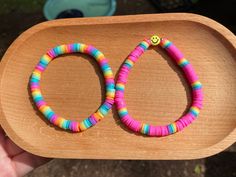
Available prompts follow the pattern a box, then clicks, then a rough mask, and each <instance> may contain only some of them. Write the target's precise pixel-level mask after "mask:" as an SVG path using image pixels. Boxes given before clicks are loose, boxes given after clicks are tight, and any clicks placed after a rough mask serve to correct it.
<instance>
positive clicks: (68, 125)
mask: <svg viewBox="0 0 236 177" xmlns="http://www.w3.org/2000/svg"><path fill="white" fill-rule="evenodd" d="M75 52H80V53H84V54H88V55H90V56H92V57H93V58H95V59H96V61H97V62H98V64H99V66H100V68H101V70H102V72H103V75H104V79H105V84H106V98H105V101H104V103H103V104H102V105H101V106H100V107H99V108H98V109H97V111H96V112H95V113H93V114H92V115H91V116H89V117H88V118H86V119H85V120H83V121H82V122H80V123H79V122H77V121H72V120H68V119H65V118H63V117H61V116H59V115H57V114H56V113H55V112H54V111H53V110H52V108H50V107H49V106H48V104H47V103H46V101H45V100H44V98H43V96H42V93H41V89H40V79H41V75H42V73H43V72H44V70H45V69H46V68H47V66H48V64H49V63H50V62H51V61H53V60H54V59H55V58H56V57H58V56H59V55H62V54H68V53H75ZM30 89H31V94H32V97H33V100H34V102H35V104H36V106H37V107H38V109H39V110H40V112H41V113H42V114H43V115H44V116H45V118H46V119H47V120H49V121H50V122H51V123H52V124H54V125H56V126H58V127H60V128H62V129H65V130H71V131H73V132H80V131H84V130H86V129H88V128H90V127H92V126H94V125H95V124H96V123H97V122H98V121H100V120H101V119H102V118H103V117H104V116H105V115H106V114H107V113H108V111H109V110H110V109H111V107H112V105H113V103H114V96H115V84H114V77H113V73H112V70H111V68H110V66H109V65H108V60H107V59H106V58H105V56H104V55H103V53H102V52H100V51H99V50H97V49H96V48H94V47H93V46H91V45H85V44H80V43H75V44H68V45H60V46H57V47H55V48H53V49H51V50H49V51H48V52H47V53H46V54H45V55H43V56H42V58H41V59H40V61H39V63H38V64H37V66H36V67H35V69H34V71H33V73H32V75H31V78H30Z"/></svg>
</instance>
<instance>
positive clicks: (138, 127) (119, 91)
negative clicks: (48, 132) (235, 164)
mask: <svg viewBox="0 0 236 177" xmlns="http://www.w3.org/2000/svg"><path fill="white" fill-rule="evenodd" d="M158 44H160V46H161V47H162V48H164V49H165V51H166V52H167V53H168V55H169V56H170V57H171V58H172V59H173V60H174V61H175V62H176V63H177V64H178V65H179V66H180V67H181V68H182V70H183V72H184V74H185V76H186V78H187V80H188V82H189V83H190V84H191V87H192V105H191V107H190V109H189V111H188V113H187V114H185V115H184V116H182V117H181V118H179V119H178V120H176V121H175V122H174V123H171V124H169V125H166V126H156V125H149V124H145V123H141V122H139V121H137V120H135V119H133V118H132V117H131V116H130V115H129V114H128V110H127V108H126V103H125V100H124V90H125V84H126V82H127V78H128V74H129V71H130V69H131V68H132V67H133V65H134V63H135V62H136V61H137V60H138V58H139V57H140V56H141V55H142V54H143V53H144V51H145V50H147V49H148V47H149V46H157V45H158ZM202 101H203V92H202V84H201V83H200V82H199V80H198V76H197V75H196V73H195V71H194V69H193V67H192V65H191V64H190V63H189V62H188V60H186V59H185V58H184V56H183V54H182V53H181V52H180V51H179V50H178V49H177V48H176V47H175V46H174V44H172V43H171V42H170V41H169V40H167V39H164V38H159V37H158V36H156V35H154V36H152V37H151V39H145V40H143V41H142V42H141V43H140V44H139V45H138V46H137V47H136V48H135V49H134V50H133V51H132V52H131V53H130V54H129V56H128V57H127V59H126V60H125V62H124V63H123V65H122V66H121V68H120V71H119V73H118V79H117V82H116V94H115V103H116V108H117V110H118V114H119V117H120V119H121V122H122V123H124V124H125V125H126V126H127V127H128V128H129V129H131V130H132V131H134V132H139V133H142V134H145V135H149V136H158V137H161V136H167V135H170V134H173V133H176V132H178V131H181V130H182V129H183V128H184V127H186V126H188V125H189V124H191V123H192V122H193V121H194V120H195V119H196V118H197V116H198V114H199V111H200V109H202Z"/></svg>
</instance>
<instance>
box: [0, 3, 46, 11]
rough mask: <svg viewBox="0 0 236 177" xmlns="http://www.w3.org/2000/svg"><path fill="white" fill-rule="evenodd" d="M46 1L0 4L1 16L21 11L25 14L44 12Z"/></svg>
mask: <svg viewBox="0 0 236 177" xmlns="http://www.w3.org/2000/svg"><path fill="white" fill-rule="evenodd" d="M45 1H46V0H7V1H4V2H0V3H1V5H0V15H4V14H8V13H14V11H21V12H25V13H30V12H35V11H42V8H43V5H44V2H45Z"/></svg>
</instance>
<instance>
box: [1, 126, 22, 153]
mask: <svg viewBox="0 0 236 177" xmlns="http://www.w3.org/2000/svg"><path fill="white" fill-rule="evenodd" d="M0 145H1V147H0V152H1V155H7V156H9V157H13V156H16V155H17V154H20V153H22V152H23V150H22V149H21V148H20V147H19V146H17V145H16V144H15V143H14V142H13V141H12V140H11V139H10V138H9V137H8V136H6V133H5V132H4V130H3V129H2V127H1V126H0ZM2 152H4V154H3V153H2Z"/></svg>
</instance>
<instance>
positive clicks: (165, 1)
mask: <svg viewBox="0 0 236 177" xmlns="http://www.w3.org/2000/svg"><path fill="white" fill-rule="evenodd" d="M164 12H191V13H196V14H201V15H204V16H207V17H210V18H212V19H214V20H216V21H218V22H220V23H221V24H223V25H224V26H226V27H227V28H228V29H229V30H231V31H232V32H233V33H234V34H236V0H225V1H222V0H207V1H206V0H205V1H204V0H117V1H116V0H88V1H82V0H81V1H80V0H48V1H46V0H0V22H1V23H0V24H1V25H0V58H2V56H3V54H4V53H5V51H6V50H7V48H8V47H9V45H10V44H11V43H12V42H13V40H14V39H15V38H16V37H17V36H19V35H20V34H21V33H22V32H23V31H25V30H26V29H28V28H29V27H31V26H33V25H35V24H37V23H40V22H43V21H46V20H51V19H54V18H69V17H81V18H83V17H90V16H109V15H130V14H147V13H164ZM26 176H27V177H36V176H44V177H47V176H50V177H51V176H53V177H67V176H69V177H76V176H80V177H89V176H93V177H116V176H123V177H142V176H160V177H162V176H173V177H179V176H180V177H185V176H186V177H201V176H203V177H231V176H232V177H233V176H236V144H234V145H232V146H231V147H230V148H228V149H227V150H225V151H224V152H221V153H220V154H217V155H215V156H212V157H208V158H205V159H199V160H190V161H189V160H188V161H187V160H181V161H120V160H64V159H54V160H52V161H51V162H49V163H48V164H45V165H43V166H41V167H39V168H37V169H35V170H34V171H32V172H31V173H29V174H28V175H26Z"/></svg>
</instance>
